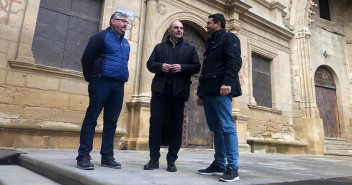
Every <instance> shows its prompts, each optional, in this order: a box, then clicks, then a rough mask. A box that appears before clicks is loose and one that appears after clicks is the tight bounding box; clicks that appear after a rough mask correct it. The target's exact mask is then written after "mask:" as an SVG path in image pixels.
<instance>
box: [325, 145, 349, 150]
mask: <svg viewBox="0 0 352 185" xmlns="http://www.w3.org/2000/svg"><path fill="white" fill-rule="evenodd" d="M325 148H326V149H327V150H328V149H338V150H342V149H344V150H352V146H351V145H325Z"/></svg>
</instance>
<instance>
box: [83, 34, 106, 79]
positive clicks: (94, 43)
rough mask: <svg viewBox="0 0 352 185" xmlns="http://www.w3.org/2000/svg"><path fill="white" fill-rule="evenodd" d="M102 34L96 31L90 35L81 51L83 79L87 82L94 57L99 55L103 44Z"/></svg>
mask: <svg viewBox="0 0 352 185" xmlns="http://www.w3.org/2000/svg"><path fill="white" fill-rule="evenodd" d="M101 37H103V34H101V33H98V34H95V35H93V36H91V37H90V39H89V41H88V44H87V46H86V48H85V50H84V52H83V55H82V58H81V63H82V69H83V76H84V79H85V80H86V81H87V82H89V80H90V72H91V70H92V66H93V63H94V59H95V58H96V57H97V56H98V55H99V53H100V52H101V50H102V45H103V39H102V38H101Z"/></svg>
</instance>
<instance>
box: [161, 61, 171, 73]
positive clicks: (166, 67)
mask: <svg viewBox="0 0 352 185" xmlns="http://www.w3.org/2000/svg"><path fill="white" fill-rule="evenodd" d="M171 69H172V65H171V64H167V63H163V65H162V66H161V71H163V72H165V73H168V72H169V71H170V70H171Z"/></svg>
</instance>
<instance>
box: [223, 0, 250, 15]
mask: <svg viewBox="0 0 352 185" xmlns="http://www.w3.org/2000/svg"><path fill="white" fill-rule="evenodd" d="M250 8H252V6H251V5H249V4H247V3H245V2H243V1H241V0H236V1H234V2H233V3H230V4H229V5H228V9H229V12H230V13H231V11H235V12H237V13H240V14H241V13H243V12H245V11H247V10H249V9H250Z"/></svg>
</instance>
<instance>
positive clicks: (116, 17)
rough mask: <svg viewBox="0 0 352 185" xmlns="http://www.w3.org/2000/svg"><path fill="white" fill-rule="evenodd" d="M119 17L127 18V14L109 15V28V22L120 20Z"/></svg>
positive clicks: (116, 13)
mask: <svg viewBox="0 0 352 185" xmlns="http://www.w3.org/2000/svg"><path fill="white" fill-rule="evenodd" d="M121 17H124V18H126V19H127V18H128V15H127V14H125V13H122V12H115V13H113V14H112V15H111V17H110V26H111V20H113V19H119V18H121Z"/></svg>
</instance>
